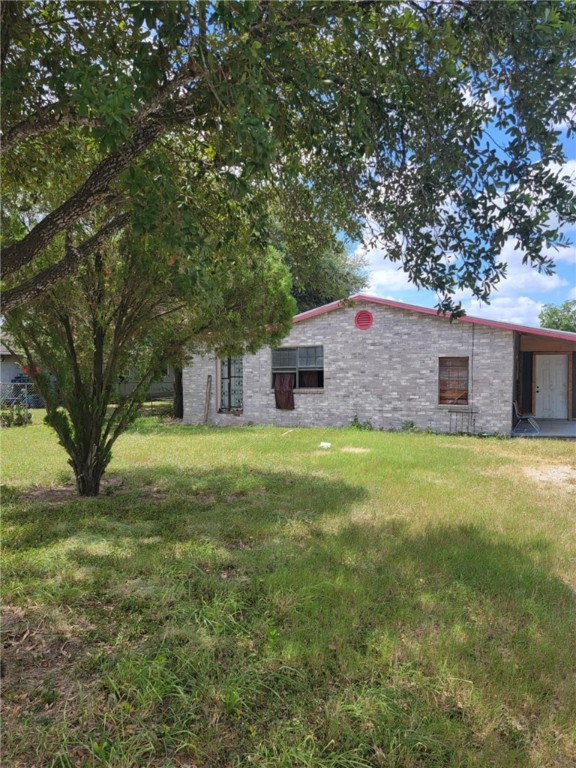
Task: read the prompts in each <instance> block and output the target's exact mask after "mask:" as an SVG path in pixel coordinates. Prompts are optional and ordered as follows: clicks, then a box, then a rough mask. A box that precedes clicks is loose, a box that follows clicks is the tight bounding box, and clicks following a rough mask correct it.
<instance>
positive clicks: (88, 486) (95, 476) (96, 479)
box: [76, 467, 104, 496]
mask: <svg viewBox="0 0 576 768" xmlns="http://www.w3.org/2000/svg"><path fill="white" fill-rule="evenodd" d="M103 474H104V470H102V469H99V468H96V467H86V468H85V469H84V470H83V471H82V472H80V473H79V474H77V475H76V488H77V489H78V495H79V496H98V494H99V493H100V481H101V479H102V475H103Z"/></svg>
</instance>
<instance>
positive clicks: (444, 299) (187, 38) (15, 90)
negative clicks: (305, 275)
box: [1, 0, 576, 313]
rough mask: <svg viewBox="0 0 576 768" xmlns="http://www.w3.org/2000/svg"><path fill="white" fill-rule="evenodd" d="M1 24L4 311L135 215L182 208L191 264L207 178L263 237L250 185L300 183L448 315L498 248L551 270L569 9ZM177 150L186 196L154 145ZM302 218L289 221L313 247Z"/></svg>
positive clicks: (285, 10)
mask: <svg viewBox="0 0 576 768" xmlns="http://www.w3.org/2000/svg"><path fill="white" fill-rule="evenodd" d="M1 15H2V19H1V21H2V24H1V30H2V31H1V43H2V52H1V67H2V105H3V107H2V145H1V147H2V158H3V159H2V162H3V174H2V176H3V183H4V190H3V194H4V201H5V202H4V220H3V234H4V244H3V248H2V277H3V279H4V281H5V283H4V287H5V294H4V311H5V312H6V313H9V312H10V311H12V310H13V309H14V308H16V307H18V306H22V305H23V304H26V303H27V302H29V301H31V300H34V299H35V298H36V297H37V296H40V295H41V294H43V293H44V292H45V291H46V290H48V289H49V288H50V287H51V286H52V285H54V284H55V283H56V282H58V281H59V280H61V279H63V278H64V277H65V276H66V275H69V274H71V273H73V272H74V271H75V270H76V269H77V268H78V265H79V264H81V263H82V262H83V261H85V260H87V259H88V258H90V257H91V255H93V253H94V252H96V251H97V250H98V248H99V247H101V245H102V243H104V242H105V241H106V240H107V239H108V238H109V237H111V236H112V235H113V234H114V233H115V232H117V231H118V230H120V229H121V228H123V227H125V226H126V225H127V223H128V222H131V224H132V226H133V228H134V229H135V230H136V231H137V232H140V233H142V234H145V233H149V232H153V231H155V230H157V228H158V225H159V223H162V222H163V221H164V220H165V218H166V216H167V215H169V214H171V213H172V212H174V211H178V215H179V217H180V218H181V219H182V220H183V223H184V226H182V227H180V229H179V235H178V237H182V234H183V233H184V237H185V240H186V245H187V247H188V248H189V249H191V248H192V249H198V248H200V249H202V247H203V246H204V244H205V243H206V241H207V239H209V238H208V236H209V231H210V216H209V211H207V210H206V209H203V208H202V205H201V202H202V196H203V184H204V179H205V174H209V175H210V177H214V176H217V177H218V178H219V180H220V181H221V183H222V184H223V185H224V186H225V187H226V188H228V189H230V190H231V191H232V197H233V199H235V200H237V202H238V204H239V205H245V206H248V205H249V206H250V208H251V211H252V219H253V221H254V224H255V227H256V229H257V230H258V232H259V235H260V236H261V238H262V239H263V240H265V239H266V237H267V226H266V215H265V206H264V205H263V206H262V209H261V210H259V209H258V205H257V201H258V200H259V199H261V198H254V197H252V196H251V190H253V188H254V185H257V186H258V188H259V189H263V188H268V189H269V190H270V194H272V193H273V192H274V193H275V194H278V195H279V196H282V195H283V194H284V191H285V190H286V189H289V188H290V187H292V188H294V185H296V187H298V186H299V187H300V188H301V189H303V190H306V194H305V195H304V196H303V198H304V199H307V198H308V197H309V198H311V199H312V200H313V203H314V209H315V211H316V212H321V217H322V220H323V221H326V220H329V221H330V223H331V226H332V227H333V228H334V227H335V228H337V229H339V230H340V231H342V232H345V233H347V234H348V235H350V236H356V237H357V236H359V235H360V233H361V232H363V233H364V234H365V236H366V237H367V238H370V237H371V236H373V237H375V238H376V237H377V238H378V240H379V243H380V245H381V246H383V247H384V248H385V249H386V251H387V253H388V256H389V257H390V258H391V259H393V260H396V261H398V262H400V263H401V264H402V266H403V268H404V269H405V270H406V272H407V273H408V275H409V276H410V278H411V279H412V281H413V282H414V283H415V284H416V285H420V286H427V287H429V288H432V289H434V290H436V291H437V292H438V295H439V306H440V307H441V308H450V307H451V306H452V305H451V303H450V297H451V292H452V291H453V290H454V289H456V288H470V289H472V291H473V292H474V293H475V295H476V296H478V297H480V298H487V297H488V295H489V292H490V289H491V288H492V287H493V286H494V285H495V284H496V283H497V282H498V280H499V279H500V278H501V277H502V275H503V274H504V273H505V268H506V266H505V264H504V263H503V262H502V261H501V259H500V252H501V249H502V246H503V245H504V243H505V241H506V239H507V238H512V239H513V240H514V241H515V243H516V245H517V246H518V247H520V248H522V249H523V252H524V254H525V260H526V262H527V263H528V264H530V265H532V266H534V267H536V268H537V269H543V270H545V271H546V270H550V269H551V268H552V267H553V263H552V261H551V259H550V258H549V256H547V255H546V248H547V247H549V246H550V245H552V244H558V243H561V242H562V236H561V234H560V227H561V225H562V224H563V223H565V222H566V221H573V220H574V216H575V213H574V193H573V190H571V189H570V186H569V184H568V182H567V180H566V179H563V178H562V176H561V172H560V171H559V168H560V166H561V163H562V162H563V160H564V155H563V151H562V147H561V143H560V141H559V137H558V133H557V131H556V130H555V126H556V125H558V124H560V123H564V122H566V121H568V124H569V125H570V126H571V127H572V128H574V122H573V117H572V118H570V117H569V116H570V114H571V110H572V109H573V105H574V102H575V98H574V97H575V89H576V76H575V63H574V49H575V46H576V24H575V19H576V6H574V4H573V3H571V2H554V1H546V2H530V3H527V2H519V1H518V2H516V1H514V0H511V2H506V3H485V2H475V1H474V0H471V2H466V3H463V2H460V1H459V0H453V1H452V2H450V1H449V0H447V2H443V3H438V2H427V1H426V0H424V2H416V1H414V2H411V1H410V0H406V1H402V2H400V1H398V2H395V1H391V2H386V3H380V2H364V1H362V2H360V1H353V0H348V1H342V2H329V3H328V2H314V1H313V0H307V1H306V2H304V1H302V2H300V1H296V0H294V1H293V2H284V1H283V2H275V1H274V0H271V1H269V2H255V1H254V2H234V1H233V0H230V1H229V2H207V1H205V0H202V1H200V0H198V1H197V2H196V1H194V0H180V1H179V2H178V1H177V2H154V3H149V2H114V3H88V2H86V3H77V2H72V1H70V2H68V1H67V0H37V1H34V2H33V1H32V0H29V1H24V2H19V3H12V2H5V0H2V1H1ZM572 114H573V113H572ZM570 120H572V122H570ZM174 137H177V138H178V140H179V141H178V142H175V143H173V144H172V147H171V151H173V152H175V151H176V149H177V147H182V146H187V147H188V154H187V155H186V157H185V158H184V161H185V162H188V163H189V165H190V170H189V173H188V175H187V177H186V178H187V180H186V183H185V184H183V185H175V184H173V183H171V179H170V165H171V162H172V160H173V158H170V157H169V156H168V155H169V153H166V152H164V153H160V154H158V153H157V152H156V151H155V150H156V148H157V147H158V145H159V144H160V143H161V142H162V141H164V140H165V139H166V138H169V139H173V138H174ZM244 195H246V196H247V197H246V198H244ZM302 207H303V206H302V205H301V201H300V200H299V199H298V198H295V199H293V200H292V203H290V202H289V203H288V204H286V205H285V208H284V209H283V210H285V213H286V215H287V216H288V215H289V214H290V215H292V216H293V217H294V214H295V213H297V212H300V214H302V213H303V216H302V218H300V219H294V218H293V219H292V221H293V226H296V222H297V225H298V227H299V228H301V229H306V227H308V228H309V231H312V232H313V231H314V226H315V223H317V222H316V220H315V216H309V215H308V213H307V212H306V210H305V211H304V212H302ZM552 213H554V216H552V215H551V214H552ZM87 218H88V219H90V221H96V220H97V221H98V228H97V229H93V228H91V227H86V219H87ZM180 244H181V243H179V242H176V241H175V239H174V234H173V233H172V234H171V233H170V231H169V229H168V230H167V231H166V238H165V242H164V246H165V247H166V249H168V250H169V249H170V248H171V247H174V246H176V245H180ZM55 246H57V247H55Z"/></svg>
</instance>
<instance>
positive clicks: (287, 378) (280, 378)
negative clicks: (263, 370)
mask: <svg viewBox="0 0 576 768" xmlns="http://www.w3.org/2000/svg"><path fill="white" fill-rule="evenodd" d="M274 396H275V398H276V408H279V409H280V410H281V411H293V410H294V374H293V373H277V374H275V376H274Z"/></svg>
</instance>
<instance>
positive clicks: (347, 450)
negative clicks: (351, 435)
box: [340, 446, 370, 453]
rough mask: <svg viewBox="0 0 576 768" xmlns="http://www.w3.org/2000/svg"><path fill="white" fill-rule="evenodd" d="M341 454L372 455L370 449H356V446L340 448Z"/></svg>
mask: <svg viewBox="0 0 576 768" xmlns="http://www.w3.org/2000/svg"><path fill="white" fill-rule="evenodd" d="M340 453H370V448H355V447H354V446H347V447H344V448H340Z"/></svg>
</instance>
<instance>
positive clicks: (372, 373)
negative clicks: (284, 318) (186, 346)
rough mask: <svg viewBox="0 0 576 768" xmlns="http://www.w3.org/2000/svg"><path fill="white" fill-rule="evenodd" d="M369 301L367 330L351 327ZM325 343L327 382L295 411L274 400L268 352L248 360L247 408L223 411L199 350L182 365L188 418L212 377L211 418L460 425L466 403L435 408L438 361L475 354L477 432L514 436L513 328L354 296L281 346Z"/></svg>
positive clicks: (301, 396)
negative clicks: (463, 320)
mask: <svg viewBox="0 0 576 768" xmlns="http://www.w3.org/2000/svg"><path fill="white" fill-rule="evenodd" d="M363 308H366V309H368V310H369V311H370V312H371V313H372V314H373V316H374V323H373V325H372V327H371V328H370V329H369V330H367V331H360V330H358V329H357V328H356V327H355V325H354V317H355V315H356V313H357V312H358V311H359V310H360V309H363ZM316 344H322V345H323V346H324V389H323V390H321V391H319V392H314V393H312V392H310V391H308V392H305V393H304V392H302V393H299V392H297V391H296V392H295V393H294V400H295V409H294V411H280V410H277V409H276V407H275V401H274V392H273V391H272V389H271V350H270V349H269V348H265V349H262V350H260V352H258V353H257V354H255V355H248V356H247V357H245V358H244V412H243V414H242V415H241V416H233V415H231V414H223V413H217V407H218V404H219V381H218V373H217V363H216V361H215V360H214V358H213V357H197V358H195V359H194V360H193V363H192V365H191V366H190V367H189V368H187V369H186V370H185V371H184V421H186V422H188V423H191V424H198V423H202V422H203V419H204V407H205V401H206V379H207V376H208V374H211V375H212V392H211V398H210V407H209V417H208V421H209V423H211V424H246V423H255V424H277V425H279V426H283V427H291V426H345V425H348V424H350V423H351V421H352V420H353V419H354V418H355V417H356V418H358V419H359V420H360V421H362V422H364V421H370V422H371V424H372V425H373V426H374V427H378V428H384V429H398V428H400V427H401V426H402V424H403V422H405V421H413V422H414V424H415V425H416V426H417V427H418V428H419V429H426V428H430V429H433V430H434V431H439V432H440V431H441V432H447V431H450V429H452V430H453V431H459V430H460V429H461V428H462V427H463V426H464V428H466V427H467V425H468V415H467V411H468V409H467V408H466V407H463V408H462V409H461V413H464V415H463V416H462V415H460V413H456V414H455V413H452V414H451V413H450V411H455V410H457V409H454V407H452V406H440V405H438V358H439V357H461V356H462V357H469V359H470V374H471V375H470V391H469V408H470V409H471V410H473V411H474V412H475V413H474V421H475V431H476V432H477V433H482V432H486V433H502V434H508V433H509V432H510V430H511V427H512V423H511V420H512V392H513V360H514V354H513V332H512V331H507V330H502V329H499V328H490V327H487V326H482V325H473V324H471V323H450V321H449V320H447V319H445V318H442V317H435V316H433V315H424V314H420V313H417V312H412V311H409V310H404V309H396V308H392V307H386V306H381V305H376V304H371V303H366V304H363V303H356V304H355V305H354V306H353V307H347V308H343V309H337V310H334V311H332V312H327V313H325V314H322V315H317V316H316V317H312V318H309V319H308V320H303V321H301V322H299V323H297V324H295V325H294V326H293V328H292V331H291V332H290V334H289V336H288V337H287V338H286V339H285V341H284V342H283V345H284V346H304V345H316Z"/></svg>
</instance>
